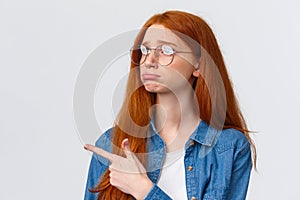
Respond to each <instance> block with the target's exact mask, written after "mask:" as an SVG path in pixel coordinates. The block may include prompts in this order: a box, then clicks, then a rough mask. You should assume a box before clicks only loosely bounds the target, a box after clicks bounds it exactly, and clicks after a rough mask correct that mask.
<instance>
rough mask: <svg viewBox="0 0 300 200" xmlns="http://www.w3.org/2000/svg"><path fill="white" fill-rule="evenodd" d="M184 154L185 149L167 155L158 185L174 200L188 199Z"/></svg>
mask: <svg viewBox="0 0 300 200" xmlns="http://www.w3.org/2000/svg"><path fill="white" fill-rule="evenodd" d="M184 154H185V150H184V149H181V150H178V151H174V152H170V153H167V154H166V158H165V161H164V164H163V168H162V170H161V174H160V177H159V180H158V183H157V185H158V186H159V187H160V188H161V189H162V190H163V191H164V192H165V193H167V194H168V196H170V197H171V198H172V199H174V200H185V199H187V193H186V184H185V170H184Z"/></svg>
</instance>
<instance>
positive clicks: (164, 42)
mask: <svg viewBox="0 0 300 200" xmlns="http://www.w3.org/2000/svg"><path fill="white" fill-rule="evenodd" d="M157 42H158V43H159V44H168V45H172V46H174V47H177V45H176V44H175V43H172V42H167V41H163V40H157ZM149 43H151V42H150V41H146V42H143V43H142V44H144V45H149Z"/></svg>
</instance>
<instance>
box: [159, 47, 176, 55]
mask: <svg viewBox="0 0 300 200" xmlns="http://www.w3.org/2000/svg"><path fill="white" fill-rule="evenodd" d="M161 50H162V52H163V54H165V55H172V54H174V50H173V48H172V47H170V46H168V45H162V46H161Z"/></svg>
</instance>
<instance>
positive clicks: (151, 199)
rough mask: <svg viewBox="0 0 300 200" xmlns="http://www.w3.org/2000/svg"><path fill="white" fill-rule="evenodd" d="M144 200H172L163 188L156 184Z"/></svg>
mask: <svg viewBox="0 0 300 200" xmlns="http://www.w3.org/2000/svg"><path fill="white" fill-rule="evenodd" d="M144 200H172V199H171V198H170V197H169V196H168V195H167V194H166V193H165V192H164V191H163V190H162V189H161V188H159V187H158V186H157V185H156V184H154V185H153V187H152V189H151V190H150V192H149V193H148V194H147V196H146V197H145V198H144Z"/></svg>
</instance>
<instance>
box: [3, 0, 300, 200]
mask: <svg viewBox="0 0 300 200" xmlns="http://www.w3.org/2000/svg"><path fill="white" fill-rule="evenodd" d="M170 9H178V10H183V11H188V12H192V13H194V14H197V15H199V16H201V17H203V18H204V19H205V20H206V21H207V22H208V23H209V24H210V26H211V27H212V29H213V30H214V33H215V35H216V37H217V39H218V42H219V44H220V47H221V49H222V52H223V55H224V58H225V62H226V64H227V68H228V70H229V73H230V75H231V78H232V81H233V83H234V87H235V90H236V92H237V95H238V98H239V101H240V105H241V108H242V110H243V112H244V115H245V118H246V120H247V122H248V124H249V128H250V129H251V130H254V131H257V133H255V135H254V140H255V144H256V146H257V151H258V171H257V172H253V173H252V177H251V182H250V187H249V193H248V198H247V199H248V200H264V199H299V195H300V190H299V188H298V182H299V178H300V176H299V175H300V173H299V171H298V170H299V169H300V163H299V155H298V152H299V150H298V147H299V139H300V137H299V134H300V132H299V128H298V127H299V119H300V118H299V112H300V106H299V103H300V94H299V91H300V82H299V80H298V76H299V75H300V39H299V36H300V27H299V24H298V23H299V19H300V13H299V9H300V3H299V1H297V0H286V1H283V0H281V1H279V0H265V1H259V0H252V1H246V2H245V1H238V0H226V1H217V0H210V1H204V0H199V1H191V0H190V1H187V0H178V1H171V0H164V1H158V0H153V1H140V0H128V1H117V0H109V1H100V0H86V1H83V0H60V1H37V0H28V1H17V0H10V1H8V0H1V1H0V136H1V138H0V141H1V143H0V155H1V160H0V162H1V164H0V199H3V200H12V199H44V200H47V199H49V200H50V199H83V194H84V189H85V182H86V177H87V170H88V165H89V160H90V154H89V153H87V152H85V151H84V150H83V145H82V142H81V141H80V138H79V136H78V134H77V132H76V128H75V123H74V120H73V110H72V98H73V91H74V84H75V81H76V78H77V75H78V73H79V71H80V68H81V66H82V64H83V63H84V61H85V60H86V59H87V57H88V56H89V54H90V53H91V52H92V51H93V50H94V49H95V48H97V47H98V46H99V45H101V44H102V43H103V42H104V41H107V40H109V39H110V38H111V37H113V36H115V35H118V34H120V33H122V32H125V31H130V30H133V29H137V28H139V27H140V26H141V25H142V24H143V23H144V22H145V20H146V19H148V18H149V17H150V16H152V15H153V14H155V13H159V12H163V11H165V10H170ZM116 63H117V62H116ZM108 77H109V78H111V80H118V76H117V75H116V74H115V73H111V74H110V75H108ZM107 87H109V86H107ZM99 88H100V89H101V87H98V89H99ZM106 89H107V88H106ZM108 90H109V89H108ZM101 91H102V90H100V92H101ZM103 91H104V89H103ZM98 92H99V91H98ZM103 96H104V95H103V94H102V96H101V95H99V93H97V94H96V100H97V102H99V104H98V106H99V105H102V104H105V101H106V102H109V101H107V99H105V98H104V99H103V100H102V98H103ZM95 108H99V107H97V105H95ZM95 112H96V113H97V117H98V119H99V120H101V119H103V120H104V119H105V120H106V121H105V122H104V128H108V127H109V126H110V125H111V123H112V119H113V116H112V114H111V112H110V111H109V110H108V111H102V110H101V111H100V110H96V111H95Z"/></svg>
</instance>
